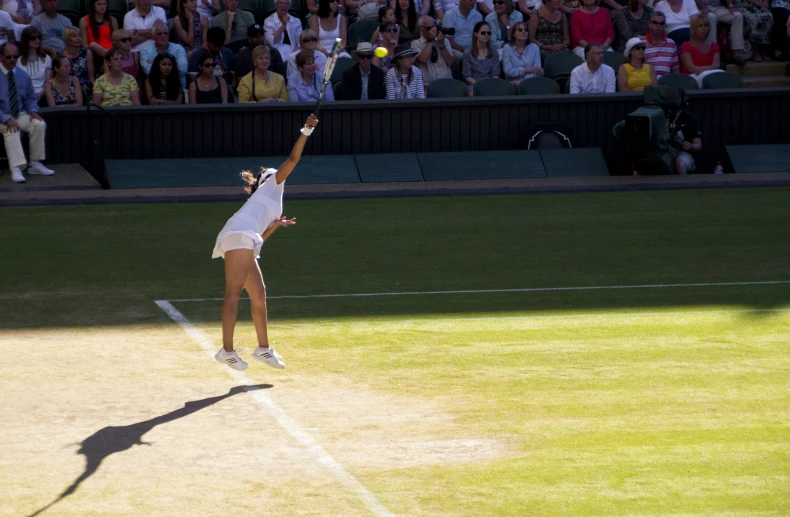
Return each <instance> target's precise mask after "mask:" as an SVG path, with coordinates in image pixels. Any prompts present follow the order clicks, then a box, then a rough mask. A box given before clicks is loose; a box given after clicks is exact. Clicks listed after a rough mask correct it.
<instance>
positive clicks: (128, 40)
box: [118, 38, 132, 43]
mask: <svg viewBox="0 0 790 517" xmlns="http://www.w3.org/2000/svg"><path fill="white" fill-rule="evenodd" d="M118 41H122V42H124V43H131V42H132V38H121V39H119V40H118Z"/></svg>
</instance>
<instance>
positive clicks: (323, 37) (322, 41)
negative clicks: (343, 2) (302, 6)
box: [310, 0, 351, 57]
mask: <svg viewBox="0 0 790 517" xmlns="http://www.w3.org/2000/svg"><path fill="white" fill-rule="evenodd" d="M346 23H347V22H346V17H345V16H342V15H340V14H338V12H337V2H336V1H335V0H325V1H322V2H321V3H320V4H318V14H317V15H316V16H313V17H311V18H310V28H311V29H313V32H315V33H316V34H318V45H316V47H315V48H316V50H318V51H319V52H321V53H322V54H324V55H325V56H329V53H330V52H332V46H333V45H334V44H335V40H336V39H337V38H340V50H341V52H340V54H339V56H340V57H351V55H349V54H348V52H343V51H344V50H345V49H346V45H347V44H348V30H347V25H346Z"/></svg>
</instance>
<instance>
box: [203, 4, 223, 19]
mask: <svg viewBox="0 0 790 517" xmlns="http://www.w3.org/2000/svg"><path fill="white" fill-rule="evenodd" d="M197 10H198V12H199V13H200V16H205V17H206V19H207V20H208V21H209V22H211V20H212V19H213V18H214V16H216V15H218V14H219V13H220V11H222V6H221V5H220V3H219V0H198V2H197Z"/></svg>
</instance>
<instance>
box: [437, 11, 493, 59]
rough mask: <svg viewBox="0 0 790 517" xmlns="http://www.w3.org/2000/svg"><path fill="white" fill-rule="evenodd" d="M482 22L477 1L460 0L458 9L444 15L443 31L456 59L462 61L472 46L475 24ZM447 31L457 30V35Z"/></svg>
mask: <svg viewBox="0 0 790 517" xmlns="http://www.w3.org/2000/svg"><path fill="white" fill-rule="evenodd" d="M482 21H483V15H481V14H480V12H478V10H477V9H475V0H459V1H458V8H456V9H453V10H452V11H450V12H448V13H446V14H445V15H444V18H443V19H442V29H443V30H444V31H445V32H444V34H445V36H447V39H448V40H449V41H450V46H451V47H453V51H454V52H453V55H454V56H455V59H461V56H463V54H464V50H466V49H468V48H469V47H471V46H472V34H473V32H474V29H475V24H476V23H477V22H482ZM446 29H455V34H453V35H452V36H451V35H449V34H448V33H447V31H446Z"/></svg>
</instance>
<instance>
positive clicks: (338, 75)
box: [329, 57, 356, 84]
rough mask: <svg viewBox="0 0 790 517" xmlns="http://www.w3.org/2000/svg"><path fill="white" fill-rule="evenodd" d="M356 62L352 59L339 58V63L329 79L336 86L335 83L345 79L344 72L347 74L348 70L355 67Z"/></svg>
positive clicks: (336, 63)
mask: <svg viewBox="0 0 790 517" xmlns="http://www.w3.org/2000/svg"><path fill="white" fill-rule="evenodd" d="M355 62H356V61H354V60H353V59H351V58H350V57H339V58H337V62H335V69H334V70H332V76H331V77H330V78H329V80H330V81H331V82H332V83H333V84H334V82H335V81H340V80H341V79H343V72H345V71H346V69H348V68H351V67H352V66H354V63H355Z"/></svg>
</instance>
